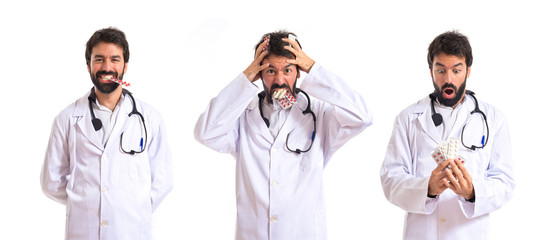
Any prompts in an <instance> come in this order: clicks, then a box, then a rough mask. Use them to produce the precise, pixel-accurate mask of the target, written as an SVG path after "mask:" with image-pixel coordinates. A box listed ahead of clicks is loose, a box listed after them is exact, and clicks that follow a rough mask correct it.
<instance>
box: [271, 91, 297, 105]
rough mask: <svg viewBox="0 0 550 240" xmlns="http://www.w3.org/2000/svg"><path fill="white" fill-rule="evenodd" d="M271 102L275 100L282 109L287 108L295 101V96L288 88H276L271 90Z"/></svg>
mask: <svg viewBox="0 0 550 240" xmlns="http://www.w3.org/2000/svg"><path fill="white" fill-rule="evenodd" d="M272 100H273V104H275V102H276V103H277V104H279V106H280V107H281V108H283V109H287V108H289V107H291V106H292V104H294V103H296V98H295V97H294V96H292V93H291V92H290V90H288V89H278V90H275V92H273V96H272Z"/></svg>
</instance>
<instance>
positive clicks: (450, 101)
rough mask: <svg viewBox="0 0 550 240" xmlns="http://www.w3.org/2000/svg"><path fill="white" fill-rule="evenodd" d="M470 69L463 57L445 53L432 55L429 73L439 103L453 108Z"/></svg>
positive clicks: (460, 97)
mask: <svg viewBox="0 0 550 240" xmlns="http://www.w3.org/2000/svg"><path fill="white" fill-rule="evenodd" d="M470 69H471V67H466V60H465V59H464V58H459V57H457V56H453V55H447V54H445V53H441V54H439V55H437V56H435V57H434V60H433V65H432V69H431V72H430V75H431V76H432V80H433V84H434V88H435V90H436V92H437V97H438V100H439V102H440V103H441V104H443V105H445V106H448V107H453V108H454V107H455V106H456V105H457V104H458V103H459V102H460V101H461V100H462V98H463V97H464V92H465V89H466V79H467V78H468V77H469V76H470ZM457 86H458V87H457Z"/></svg>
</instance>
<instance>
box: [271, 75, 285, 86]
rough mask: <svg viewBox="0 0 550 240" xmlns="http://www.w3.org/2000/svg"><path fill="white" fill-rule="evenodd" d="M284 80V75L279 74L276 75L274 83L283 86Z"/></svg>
mask: <svg viewBox="0 0 550 240" xmlns="http://www.w3.org/2000/svg"><path fill="white" fill-rule="evenodd" d="M284 79H285V78H284V75H283V74H282V73H281V72H277V74H275V78H274V79H273V82H275V83H277V84H279V85H282V84H283V83H284V82H285V81H284Z"/></svg>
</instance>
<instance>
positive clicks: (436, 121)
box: [430, 90, 489, 151]
mask: <svg viewBox="0 0 550 240" xmlns="http://www.w3.org/2000/svg"><path fill="white" fill-rule="evenodd" d="M466 94H468V95H470V96H471V97H472V98H473V99H474V102H475V108H474V110H473V111H471V112H470V114H472V115H473V114H474V113H479V114H481V116H483V121H484V122H485V127H486V129H487V137H485V135H483V136H482V137H481V146H475V145H472V146H470V147H468V146H466V144H464V129H465V128H466V124H464V127H462V132H461V133H460V141H461V142H462V146H464V147H465V148H468V149H470V150H472V151H475V150H476V149H477V148H484V147H485V146H486V145H487V142H489V124H488V123H487V116H486V115H485V113H484V112H483V111H481V110H480V109H479V104H478V103H477V98H476V97H475V96H474V95H475V93H474V92H472V91H470V90H466ZM436 98H437V93H435V92H433V93H431V94H430V99H431V105H432V120H433V122H434V124H435V126H436V127H438V126H439V125H441V123H443V116H441V114H439V113H437V112H435V108H434V101H435V99H436Z"/></svg>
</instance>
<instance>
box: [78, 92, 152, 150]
mask: <svg viewBox="0 0 550 240" xmlns="http://www.w3.org/2000/svg"><path fill="white" fill-rule="evenodd" d="M122 94H124V96H130V99H132V112H130V113H129V114H128V117H131V116H132V115H133V114H136V115H137V116H139V118H140V119H141V123H143V124H142V125H143V130H144V132H145V141H144V139H143V137H142V138H141V140H140V142H139V146H140V150H139V151H135V150H130V151H126V150H124V148H123V147H122V136H123V135H124V131H123V132H122V133H121V134H120V149H121V150H122V151H123V152H124V153H127V154H130V155H134V154H135V153H142V152H143V151H145V147H146V146H147V128H146V127H145V120H144V118H143V115H141V113H140V112H138V110H137V108H136V100H135V99H134V97H133V96H132V93H131V92H130V91H128V90H126V89H122ZM96 98H97V97H96V94H95V91H94V88H92V91H91V93H90V96H88V103H89V105H90V113H91V115H92V125H93V126H94V129H95V130H96V131H99V130H100V129H101V128H102V127H103V123H101V120H100V119H99V118H96V117H95V114H94V110H93V108H92V103H94V102H95V101H96Z"/></svg>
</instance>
